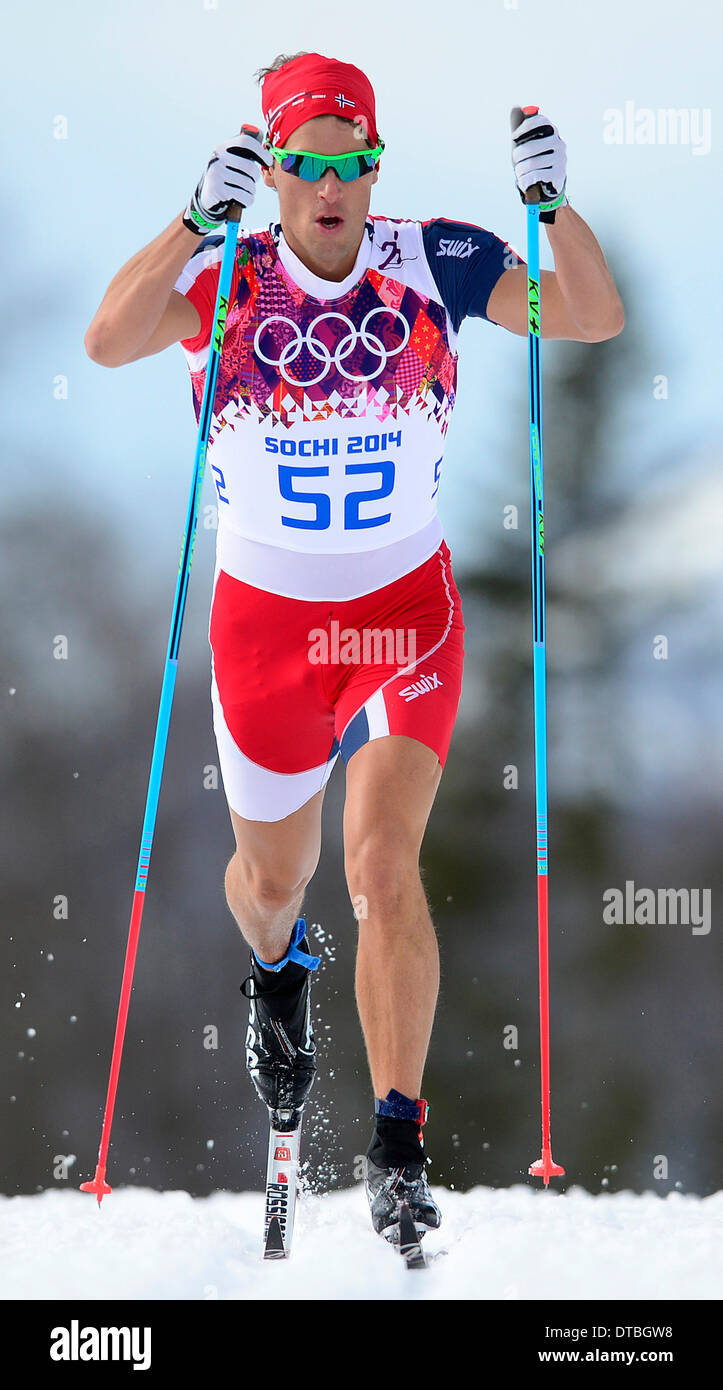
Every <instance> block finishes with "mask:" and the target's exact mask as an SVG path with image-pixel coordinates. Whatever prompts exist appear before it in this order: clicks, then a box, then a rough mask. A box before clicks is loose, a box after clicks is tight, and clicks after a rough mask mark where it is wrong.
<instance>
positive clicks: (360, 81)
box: [261, 53, 379, 145]
mask: <svg viewBox="0 0 723 1390" xmlns="http://www.w3.org/2000/svg"><path fill="white" fill-rule="evenodd" d="M261 108H262V110H263V113H264V119H265V121H266V125H267V127H268V131H269V139H270V140H271V143H272V144H273V145H285V144H286V141H287V140H288V138H289V136H290V135H291V133H292V131H294V130H296V129H297V128H298V127H299V126H300V125H303V124H304V122H305V121H310V120H312V118H313V117H314V116H344V117H346V119H347V120H352V121H356V122H358V124H359V125H360V126H361V128H362V131H363V133H364V137H365V139H368V140H369V141H370V143H371V144H372V145H378V144H379V135H378V132H377V122H376V108H375V102H374V88H373V87H372V84H371V82H370V81H369V78H368V77H366V76H365V75H364V73H363V72H362V71H361V68H355V67H354V64H353V63H340V62H339V61H338V59H337V58H325V57H324V56H323V54H321V53H305V54H304V55H303V56H302V57H301V58H292V59H291V60H290V62H288V63H284V65H283V67H280V68H279V69H278V71H277V72H269V73H267V74H266V76H265V78H264V80H263V82H262V84H261Z"/></svg>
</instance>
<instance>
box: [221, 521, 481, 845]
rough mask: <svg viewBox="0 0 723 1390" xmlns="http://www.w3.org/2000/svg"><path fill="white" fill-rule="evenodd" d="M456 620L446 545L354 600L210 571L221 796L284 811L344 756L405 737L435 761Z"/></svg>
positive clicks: (450, 722)
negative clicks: (277, 589) (299, 594)
mask: <svg viewBox="0 0 723 1390" xmlns="http://www.w3.org/2000/svg"><path fill="white" fill-rule="evenodd" d="M463 634H464V622H463V620H462V606H461V602H460V597H459V592H458V590H457V586H456V584H455V582H454V578H453V576H452V568H451V564H450V555H449V550H448V548H447V545H446V544H445V542H444V541H442V542H441V544H440V546H439V548H438V550H436V551H435V553H434V554H433V555H431V556H430V558H429V559H428V560H426V561H425V562H424V564H422V565H420V566H419V567H418V568H417V569H415V570H412V571H411V573H410V574H405V575H403V576H402V578H401V579H396V580H394V582H393V583H391V584H386V585H384V587H383V588H381V589H376V590H375V591H374V592H373V593H370V594H363V595H362V596H361V597H360V598H354V599H346V600H344V601H343V602H334V601H333V600H324V601H321V600H318V601H317V600H308V599H294V598H285V597H283V596H282V595H280V594H272V593H268V592H267V591H266V590H263V589H257V588H254V587H253V586H252V585H250V584H244V583H242V582H241V581H240V580H238V579H233V578H232V577H231V576H230V575H228V574H226V572H225V571H224V570H220V569H218V570H217V573H216V578H215V582H214V590H213V599H212V603H211V616H210V622H209V633H208V635H209V641H210V644H211V652H212V661H211V671H212V675H211V700H212V704H213V716H214V731H215V734H216V741H217V744H218V751H219V759H220V764H221V774H222V777H223V782H224V789H225V792H226V797H227V800H228V804H229V806H230V807H231V809H232V810H234V811H236V812H237V813H238V814H239V815H241V816H244V817H245V818H246V819H248V820H261V821H275V820H282V819H283V818H284V817H285V816H288V815H290V814H291V813H292V811H296V810H298V809H299V807H300V806H303V805H304V803H305V802H306V801H308V800H309V799H310V797H312V796H314V795H315V794H316V792H318V791H320V790H321V788H322V787H323V786H324V785H325V784H326V781H327V780H328V778H329V776H330V774H331V770H332V768H333V766H334V763H335V762H336V759H337V757H338V755H339V753H341V756H342V759H343V761H344V763H347V762H348V761H349V759H350V758H351V757H352V755H353V754H354V753H355V752H356V750H357V749H358V748H360V747H361V746H362V744H364V743H367V742H368V741H369V740H370V739H375V738H382V737H384V736H385V735H387V734H406V735H408V736H409V737H410V738H415V739H418V740H419V741H420V742H421V743H424V744H426V746H427V747H428V748H431V749H433V751H434V752H435V753H436V754H437V757H438V758H439V761H440V763H441V764H442V766H444V763H445V760H446V757H447V752H448V750H449V744H450V739H451V737H452V728H453V726H454V721H455V718H456V715H457V707H458V705H459V697H460V692H461V688H462V667H463V662H464V637H463Z"/></svg>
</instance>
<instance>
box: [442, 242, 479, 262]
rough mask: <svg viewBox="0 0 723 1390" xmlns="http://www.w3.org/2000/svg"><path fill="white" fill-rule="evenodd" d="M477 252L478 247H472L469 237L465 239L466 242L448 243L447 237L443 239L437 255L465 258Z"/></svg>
mask: <svg viewBox="0 0 723 1390" xmlns="http://www.w3.org/2000/svg"><path fill="white" fill-rule="evenodd" d="M478 250H479V247H478V246H474V245H473V243H472V238H471V237H467V240H466V241H459V240H457V241H450V240H449V238H448V237H443V238H442V240H441V241H440V243H439V250H438V252H437V255H438V256H459V257H466V256H472V255H474V253H475V251H478Z"/></svg>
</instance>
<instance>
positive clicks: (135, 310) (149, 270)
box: [85, 213, 198, 366]
mask: <svg viewBox="0 0 723 1390" xmlns="http://www.w3.org/2000/svg"><path fill="white" fill-rule="evenodd" d="M197 246H198V237H197V236H196V235H195V234H194V233H193V232H191V231H189V230H188V228H187V227H184V225H183V220H182V215H181V214H180V213H179V215H178V217H174V219H173V221H172V222H171V223H170V224H169V226H168V227H166V229H165V231H163V232H161V234H160V236H157V237H156V238H155V239H154V240H153V241H150V242H149V243H148V245H147V246H144V247H143V249H142V250H141V251H138V252H137V253H136V255H135V256H132V257H131V259H130V260H129V261H126V264H125V265H124V266H123V267H122V268H121V269H120V270H119V271H118V274H117V275H116V276H115V277H114V278H113V279H112V280H111V282H110V284H109V286H108V289H107V290H106V292H105V295H104V296H103V299H102V301H101V304H100V306H99V308H98V310H97V312H96V314H95V317H94V318H93V320H92V322H91V324H90V326H89V328H88V331H87V333H86V335H85V349H86V352H87V353H88V355H89V356H90V357H92V358H93V360H94V361H97V362H102V363H103V364H104V365H107V366H114V365H118V364H120V363H122V362H123V361H125V360H127V359H128V358H129V357H132V356H133V354H134V353H136V352H139V351H140V349H141V348H142V347H144V345H145V344H146V343H147V342H148V339H149V338H150V336H151V334H152V333H153V331H154V330H155V329H156V328H157V327H158V324H159V323H160V320H161V318H162V316H163V312H164V310H165V308H166V305H167V304H168V300H169V297H170V294H171V291H172V289H173V286H174V284H175V282H176V280H177V279H178V276H179V275H180V273H181V271H182V269H183V267H184V265H185V264H186V262H187V261H189V260H190V258H191V256H192V255H193V252H194V251H195V249H196V247H197Z"/></svg>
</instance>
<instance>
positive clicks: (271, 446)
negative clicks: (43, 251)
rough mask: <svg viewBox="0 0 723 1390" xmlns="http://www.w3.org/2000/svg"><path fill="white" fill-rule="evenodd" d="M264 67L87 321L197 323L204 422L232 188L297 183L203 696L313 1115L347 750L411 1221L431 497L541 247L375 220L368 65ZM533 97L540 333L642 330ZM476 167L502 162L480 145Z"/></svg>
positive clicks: (391, 1108) (383, 1134) (372, 1053)
mask: <svg viewBox="0 0 723 1390" xmlns="http://www.w3.org/2000/svg"><path fill="white" fill-rule="evenodd" d="M259 79H260V82H261V104H262V110H263V115H264V119H265V122H266V127H267V130H266V135H265V138H264V139H263V140H262V139H261V138H260V136H259V138H257V137H256V136H254V135H253V134H249V133H242V134H240V135H238V136H235V137H234V138H233V139H231V140H229V141H227V142H225V143H222V144H220V145H218V146H217V147H216V149H215V150H214V152H213V155H212V156H211V158H210V160H209V162H208V165H207V167H206V169H205V171H204V173H203V175H202V176H201V178H200V180H199V182H198V185H197V187H196V189H195V191H194V193H193V194H192V196H191V198H190V199H189V200H188V203H187V205H186V207H185V210H184V211H183V213H181V214H179V215H178V216H177V217H175V218H174V219H173V221H172V222H171V224H170V225H169V226H168V227H167V228H166V230H165V231H164V232H162V233H161V234H160V236H158V237H157V238H156V239H155V240H154V241H152V242H151V243H150V244H149V245H148V246H146V247H145V248H144V249H143V250H141V251H140V252H138V254H137V255H136V256H134V257H133V258H132V259H131V260H130V261H129V262H128V263H127V264H126V265H125V266H124V267H123V268H122V269H121V270H120V271H119V273H118V274H117V275H116V277H115V279H114V280H113V281H112V282H111V284H110V286H109V288H108V290H107V292H106V295H105V297H104V299H103V301H102V303H101V305H100V307H99V309H98V311H97V313H96V315H95V317H94V319H93V321H92V323H91V325H90V327H89V329H88V332H87V334H86V338H85V345H86V350H87V352H88V354H89V355H90V357H91V358H92V359H93V360H94V361H96V362H99V363H101V364H102V365H105V366H109V367H116V366H121V365H123V364H125V363H127V362H134V361H137V360H138V359H139V358H142V357H147V356H150V355H151V354H153V353H157V352H161V351H162V350H164V349H165V348H167V347H169V346H170V345H171V344H173V343H177V342H180V343H181V346H182V348H183V350H184V352H185V355H186V358H187V362H188V366H189V370H190V375H191V382H192V389H193V399H194V407H195V410H196V415H197V417H198V415H199V412H200V408H201V400H202V393H203V387H204V375H205V367H206V362H207V359H208V354H209V342H210V334H211V327H212V320H213V313H214V306H215V299H216V289H217V286H218V276H219V270H220V264H221V256H222V250H223V227H224V223H225V221H226V219H227V215H228V211H229V206H230V204H231V203H232V202H233V201H236V202H240V203H241V204H242V205H243V206H244V208H246V209H248V208H250V207H251V205H252V203H253V201H254V197H255V193H256V189H257V186H258V183H259V181H260V180H261V179H262V180H263V182H264V183H265V184H266V186H267V187H268V188H269V189H273V190H274V191H275V193H276V194H277V195H278V200H279V211H278V217H277V218H275V219H273V220H272V222H271V223H270V224H269V226H268V227H265V228H262V229H260V230H255V231H254V230H249V229H247V228H246V227H245V226H243V227H242V228H241V229H240V232H239V246H238V252H237V257H236V263H235V267H234V278H233V283H232V290H231V296H230V300H229V312H228V316H227V320H226V328H225V338H224V346H223V354H222V356H221V362H220V367H219V374H218V382H217V388H216V396H215V406H214V418H213V422H212V427H211V434H210V438H209V447H208V460H209V463H210V466H211V471H212V475H213V478H214V482H215V486H216V493H217V499H218V538H217V556H216V570H215V576H214V590H213V600H212V605H211V612H210V620H209V641H210V646H211V698H212V708H213V720H214V730H215V734H216V739H217V744H218V753H219V761H220V766H221V771H222V777H223V783H224V790H225V794H226V798H227V802H228V807H229V813H230V817H231V822H232V826H233V830H234V834H235V839H236V850H235V853H234V855H233V857H232V859H231V861H230V863H229V865H228V869H227V872H226V879H225V887H226V895H227V900H228V904H229V907H230V910H231V912H232V914H233V916H234V917H235V919H236V922H237V923H238V925H239V927H240V929H241V931H242V933H243V936H244V937H245V939H246V941H247V942H248V944H249V946H250V948H251V950H250V959H251V973H250V975H249V977H248V979H247V980H246V981H244V985H243V986H242V988H243V989H244V992H245V993H246V994H247V996H248V997H249V1028H248V1034H247V1066H248V1069H249V1072H250V1074H251V1077H252V1079H253V1081H254V1084H255V1086H256V1089H257V1091H258V1094H259V1095H260V1097H261V1098H262V1100H263V1101H264V1102H265V1104H266V1105H267V1106H268V1108H269V1112H270V1114H271V1117H272V1123H273V1124H274V1125H275V1127H277V1128H278V1127H280V1126H282V1127H283V1126H286V1127H287V1128H289V1129H293V1128H294V1127H295V1126H297V1125H298V1123H299V1120H300V1117H301V1113H302V1109H303V1106H304V1103H305V1101H306V1099H307V1097H308V1095H309V1092H310V1090H311V1087H312V1085H313V1081H314V1075H315V1067H316V1061H315V1052H316V1047H315V1042H314V1036H313V1029H312V1024H311V1015H310V988H311V979H312V975H313V972H314V971H315V969H316V968H317V966H318V964H319V959H318V957H315V956H314V955H313V954H312V953H311V950H310V947H309V943H308V940H307V936H306V924H305V920H304V918H303V917H302V916H300V915H299V914H300V909H301V905H302V900H303V897H304V892H305V889H306V887H307V885H308V883H309V881H310V880H311V878H312V876H313V874H314V872H315V869H316V866H317V863H318V860H319V854H320V848H321V810H322V803H323V799H324V793H325V788H326V784H327V782H328V778H329V775H330V773H331V771H332V768H333V766H334V764H335V762H336V760H337V757H338V756H339V753H341V757H342V761H343V762H344V764H345V769H346V800H345V808H344V826H343V829H344V854H345V872H346V879H347V886H348V890H349V894H350V898H351V901H352V905H353V908H354V913H355V916H356V917H357V920H358V923H359V934H358V950H357V966H356V999H357V1005H358V1010H359V1016H360V1020H361V1024H362V1029H363V1033H364V1038H365V1042H366V1048H367V1054H368V1059H369V1067H370V1072H371V1078H372V1083H373V1088H374V1096H375V1104H374V1110H375V1120H374V1128H373V1133H372V1137H371V1141H370V1144H369V1148H368V1152H367V1156H366V1165H365V1180H366V1190H367V1194H368V1197H369V1202H370V1208H371V1215H372V1221H373V1225H374V1228H375V1230H377V1231H378V1232H380V1233H381V1234H383V1235H386V1236H387V1238H388V1239H391V1240H394V1239H397V1240H398V1239H399V1234H398V1229H399V1221H400V1209H401V1204H402V1203H403V1202H404V1203H406V1204H407V1207H408V1209H409V1212H410V1213H411V1216H412V1218H413V1220H414V1223H415V1225H416V1229H417V1232H418V1233H419V1235H421V1234H422V1233H423V1232H424V1231H426V1230H427V1229H428V1228H430V1227H436V1226H438V1225H439V1222H440V1212H439V1208H438V1207H437V1205H436V1203H435V1202H434V1200H433V1198H432V1196H431V1193H430V1190H429V1187H428V1183H427V1177H426V1169H425V1154H424V1144H423V1139H422V1126H423V1125H424V1123H425V1121H426V1118H427V1109H428V1107H427V1103H426V1101H425V1100H423V1099H421V1098H420V1095H421V1090H422V1075H423V1070H424V1065H425V1060H426V1055H427V1049H428V1044H429V1038H430V1034H431V1029H432V1024H433V1019H434V1012H435V1007H436V1000H437V993H438V985H439V957H438V950H437V943H436V937H435V932H434V927H433V924H432V921H431V918H430V915H429V910H428V906H427V901H426V897H425V893H424V889H423V887H422V883H421V879H420V873H419V854H420V849H421V844H422V839H423V835H424V831H425V828H426V824H427V820H428V817H429V814H430V811H431V808H432V804H433V802H434V798H435V795H436V792H437V788H438V786H439V781H440V778H441V775H442V770H443V767H444V764H445V761H446V758H447V753H448V749H449V744H450V739H451V735H452V728H453V725H454V721H455V717H456V713H457V706H458V702H459V696H460V689H461V680H462V665H463V656H464V645H463V633H464V623H463V619H462V610H461V604H460V598H459V593H458V591H457V587H456V584H455V581H454V577H453V574H452V569H451V564H450V554H449V550H448V548H447V545H446V543H445V541H444V539H443V535H442V529H441V525H440V521H439V518H438V516H437V511H436V497H437V491H438V487H439V481H440V471H441V465H442V457H443V452H444V440H445V435H446V431H447V427H448V423H449V418H450V414H451V411H452V408H453V405H454V399H455V388H456V368H457V339H458V333H459V329H460V325H461V323H462V321H463V320H464V319H465V318H466V317H473V318H480V319H486V320H487V321H488V322H490V323H493V324H496V325H499V326H501V327H503V328H506V329H507V330H508V331H510V332H511V333H515V334H518V335H520V336H522V335H524V334H526V332H527V285H526V267H525V265H524V263H523V262H522V260H521V258H520V257H519V256H518V255H517V254H516V253H515V252H514V251H513V250H512V249H511V247H510V246H509V245H508V243H506V242H505V241H503V240H501V239H500V238H499V237H497V236H496V235H494V234H493V233H492V232H490V231H487V230H485V229H484V228H483V227H480V226H477V225H475V224H472V223H468V222H458V221H450V220H447V219H444V218H435V219H433V220H431V221H427V222H419V221H414V220H406V219H395V218H389V217H384V216H381V215H378V214H376V215H370V213H369V205H370V197H371V191H372V187H373V185H374V184H375V183H376V182H377V180H378V177H379V166H380V159H381V154H382V150H383V148H384V145H383V141H382V139H381V137H380V136H379V133H378V130H377V123H376V105H375V97H374V91H373V88H372V85H371V83H370V81H369V79H368V78H367V77H366V75H365V74H364V73H363V72H362V71H361V70H360V69H359V68H358V67H356V66H354V65H353V64H350V63H345V62H340V61H338V60H337V59H333V58H327V57H325V56H323V55H321V54H318V53H299V54H294V55H293V56H291V57H287V56H286V55H281V56H280V57H278V58H277V59H276V60H275V61H274V62H273V63H272V64H271V66H270V67H269V68H265V69H262V70H261V72H260V73H259ZM528 112H529V114H528V115H527V117H526V119H525V121H524V122H523V123H522V125H520V126H519V127H518V129H517V130H516V131H515V134H514V138H513V152H512V159H513V166H514V170H515V176H516V182H517V187H518V189H519V191H520V195H521V196H522V197H523V199H524V194H525V192H526V191H527V190H528V189H529V188H530V187H531V186H532V185H534V184H539V185H540V186H541V189H542V196H543V199H544V201H543V202H542V203H541V205H540V206H541V213H540V216H541V220H543V221H544V222H545V223H546V225H547V233H548V237H549V241H550V245H551V247H552V252H553V256H554V262H555V270H554V271H547V272H546V271H543V272H542V284H541V301H542V336H543V337H545V338H567V339H574V340H576V341H582V342H598V341H601V340H603V339H606V338H610V337H612V336H614V335H615V334H617V333H619V332H620V331H621V329H622V326H623V310H622V306H621V303H620V299H619V297H618V294H617V291H616V288H615V285H614V283H613V280H612V277H611V275H610V272H609V270H608V268H607V265H606V263H605V258H604V256H603V253H602V251H601V249H600V246H599V244H598V242H597V241H596V239H595V237H594V235H593V233H592V232H591V230H590V228H589V227H588V226H587V224H586V223H585V222H584V221H583V220H582V218H581V217H580V216H579V215H578V214H577V213H576V212H574V211H573V209H572V208H571V207H570V205H569V202H568V200H567V196H566V150H565V145H564V142H563V141H562V139H561V138H560V135H559V133H558V131H557V129H556V127H555V126H554V125H553V124H552V122H551V121H549V120H548V119H547V118H546V117H545V116H543V115H541V114H540V113H539V112H538V111H537V110H536V109H535V108H528ZM467 169H468V176H469V177H470V179H472V178H475V177H480V178H481V177H483V171H482V170H481V169H480V170H479V171H477V170H476V169H475V166H474V154H473V142H471V143H470V154H469V156H468V161H467ZM339 634H341V640H339ZM390 636H391V637H392V638H393V641H392V642H391V644H390V640H389V639H390ZM335 638H336V639H337V640H335ZM400 638H401V639H403V640H402V641H401V642H400V641H399V640H398V639H400Z"/></svg>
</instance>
